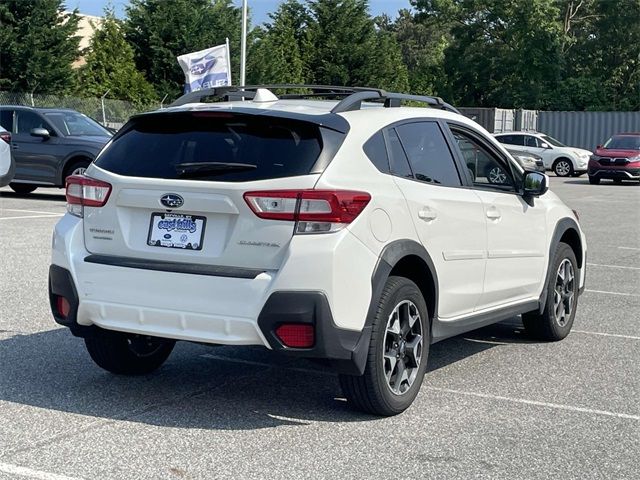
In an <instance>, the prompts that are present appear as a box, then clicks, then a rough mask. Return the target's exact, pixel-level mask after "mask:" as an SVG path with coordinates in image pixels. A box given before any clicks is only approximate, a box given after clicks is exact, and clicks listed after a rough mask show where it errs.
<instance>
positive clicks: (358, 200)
mask: <svg viewBox="0 0 640 480" xmlns="http://www.w3.org/2000/svg"><path fill="white" fill-rule="evenodd" d="M244 199H245V201H246V202H247V204H248V205H249V208H251V210H253V213H255V214H256V215H257V216H258V217H260V218H264V219H268V220H287V221H292V222H296V229H295V233H330V232H335V231H338V230H340V229H341V228H344V227H345V226H346V225H348V224H350V223H351V222H352V221H353V220H355V218H356V217H357V216H358V215H360V213H361V212H362V210H364V208H365V207H366V206H367V204H368V203H369V201H370V200H371V195H369V194H368V193H366V192H353V191H348V190H268V191H262V192H247V193H245V194H244Z"/></svg>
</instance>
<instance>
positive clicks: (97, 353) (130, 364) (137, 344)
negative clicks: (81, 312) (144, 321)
mask: <svg viewBox="0 0 640 480" xmlns="http://www.w3.org/2000/svg"><path fill="white" fill-rule="evenodd" d="M84 343H85V345H86V347H87V350H88V352H89V355H90V356H91V359H92V360H93V361H94V362H95V363H96V364H97V365H98V366H99V367H101V368H103V369H105V370H107V371H108V372H111V373H115V374H117V375H145V374H147V373H151V372H153V371H154V370H156V369H158V368H159V367H160V366H161V365H162V364H163V363H164V362H165V360H166V359H167V358H168V357H169V355H170V354H171V351H172V350H173V347H174V345H175V341H173V340H164V339H159V338H152V337H143V336H140V335H130V334H126V333H119V332H110V331H106V330H104V331H102V332H100V333H99V334H96V335H94V336H91V337H88V338H85V340H84Z"/></svg>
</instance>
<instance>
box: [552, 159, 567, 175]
mask: <svg viewBox="0 0 640 480" xmlns="http://www.w3.org/2000/svg"><path fill="white" fill-rule="evenodd" d="M555 170H556V175H558V176H560V177H566V176H568V175H569V173H570V172H571V165H570V164H569V162H567V161H565V160H560V161H559V162H558V163H556V168H555Z"/></svg>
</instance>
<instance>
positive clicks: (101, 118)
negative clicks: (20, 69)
mask: <svg viewBox="0 0 640 480" xmlns="http://www.w3.org/2000/svg"><path fill="white" fill-rule="evenodd" d="M0 105H29V106H31V107H53V108H71V109H73V110H77V111H78V112H81V113H84V114H85V115H88V116H89V117H91V118H93V119H95V120H97V121H98V122H100V123H102V124H103V125H105V126H107V127H112V128H120V127H121V126H122V125H123V124H124V123H125V122H126V121H127V119H128V118H129V117H130V116H131V115H135V114H136V113H140V112H145V111H149V110H155V109H157V108H160V105H159V104H152V105H148V106H142V107H141V106H136V105H134V104H133V103H131V102H127V101H124V100H113V99H109V98H81V97H72V96H59V95H47V94H37V93H36V94H31V93H19V92H3V91H0Z"/></svg>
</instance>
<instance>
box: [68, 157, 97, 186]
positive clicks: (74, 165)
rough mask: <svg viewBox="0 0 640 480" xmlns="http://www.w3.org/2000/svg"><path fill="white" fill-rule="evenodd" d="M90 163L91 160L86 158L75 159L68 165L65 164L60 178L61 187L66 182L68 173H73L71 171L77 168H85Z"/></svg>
mask: <svg viewBox="0 0 640 480" xmlns="http://www.w3.org/2000/svg"><path fill="white" fill-rule="evenodd" d="M90 164H91V160H89V159H86V160H78V161H75V162H73V163H71V164H69V165H67V166H66V167H65V169H64V178H63V179H62V183H63V187H64V186H65V185H64V184H66V181H67V177H68V176H70V175H73V172H75V171H76V170H78V169H85V170H86V168H87V167H88V166H89V165H90Z"/></svg>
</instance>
